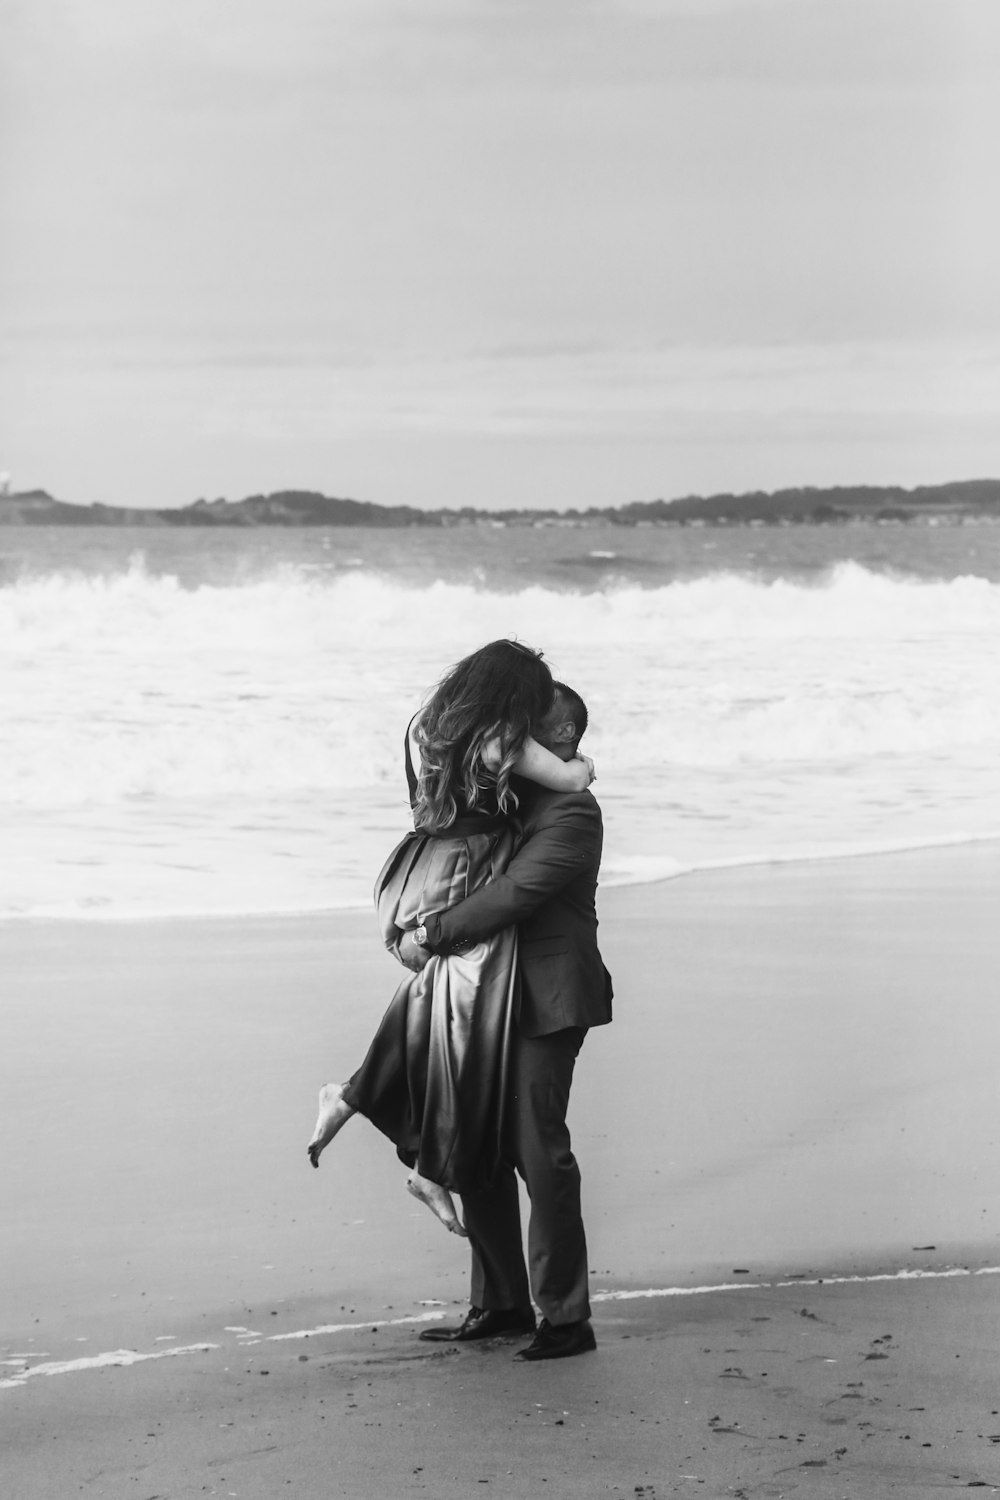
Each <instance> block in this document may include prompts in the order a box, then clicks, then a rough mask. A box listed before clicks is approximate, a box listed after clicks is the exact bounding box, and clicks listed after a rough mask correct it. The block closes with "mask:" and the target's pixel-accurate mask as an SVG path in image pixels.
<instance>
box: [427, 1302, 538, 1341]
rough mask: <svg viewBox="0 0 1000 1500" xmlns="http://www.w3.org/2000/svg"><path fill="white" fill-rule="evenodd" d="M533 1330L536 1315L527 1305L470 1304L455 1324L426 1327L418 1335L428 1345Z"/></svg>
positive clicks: (492, 1337)
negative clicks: (471, 1305)
mask: <svg viewBox="0 0 1000 1500" xmlns="http://www.w3.org/2000/svg"><path fill="white" fill-rule="evenodd" d="M534 1331H535V1314H534V1313H533V1312H532V1310H531V1308H530V1307H486V1308H483V1307H470V1308H469V1311H468V1312H467V1313H466V1315H465V1319H464V1321H463V1322H461V1323H459V1324H458V1325H457V1327H452V1328H425V1329H424V1330H423V1332H422V1333H421V1334H420V1335H419V1336H420V1338H422V1339H425V1340H426V1341H427V1343H429V1344H469V1343H472V1341H473V1340H474V1339H495V1338H499V1336H500V1335H501V1334H504V1333H510V1334H519V1333H534Z"/></svg>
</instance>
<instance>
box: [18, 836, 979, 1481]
mask: <svg viewBox="0 0 1000 1500" xmlns="http://www.w3.org/2000/svg"><path fill="white" fill-rule="evenodd" d="M998 875H1000V847H998V846H997V845H995V844H983V845H980V846H976V847H972V848H964V849H945V850H936V851H933V852H924V853H916V854H909V855H899V856H884V857H880V858H871V859H866V860H852V861H842V862H834V863H828V864H817V865H812V866H806V865H796V866H775V867H768V868H761V869H754V870H745V871H728V872H717V873H712V874H704V875H700V876H693V877H688V878H686V879H684V880H680V881H674V882H669V883H665V884H660V885H655V886H646V887H636V888H633V889H630V890H609V891H605V892H602V898H601V913H602V924H603V925H602V941H603V947H604V949H605V956H606V958H607V960H608V963H609V966H610V967H611V968H612V971H613V972H614V974H615V978H616V984H617V993H618V1000H617V1012H618V1014H617V1019H616V1021H615V1024H614V1025H613V1026H612V1027H610V1028H606V1029H603V1030H600V1031H595V1032H594V1033H593V1034H592V1035H591V1037H590V1038H589V1039H588V1042H587V1045H586V1047H585V1049H584V1052H583V1054H582V1057H581V1060H580V1064H579V1067H578V1075H577V1082H576V1085H575V1088H574V1101H573V1111H572V1117H571V1118H572V1125H573V1131H574V1140H575V1144H576V1147H577V1151H578V1155H579V1156H580V1159H581V1163H582V1166H583V1170H584V1190H585V1206H586V1214H587V1222H588V1231H589V1239H590V1247H591V1264H592V1266H593V1268H594V1275H593V1287H594V1289H595V1291H596V1293H597V1296H596V1298H595V1326H596V1329H597V1333H598V1340H599V1348H598V1351H597V1353H596V1354H595V1355H588V1356H585V1357H582V1358H579V1359H575V1360H569V1361H565V1362H560V1363H556V1364H547V1365H542V1366H534V1367H530V1366H528V1367H526V1366H522V1365H520V1364H515V1363H514V1362H512V1360H511V1358H510V1355H511V1353H512V1346H511V1345H509V1344H497V1345H491V1346H489V1347H485V1348H484V1347H471V1348H463V1349H457V1350H456V1349H445V1350H443V1351H442V1350H440V1349H438V1348H436V1347H435V1346H428V1345H422V1344H420V1343H419V1342H418V1341H417V1339H416V1336H415V1329H416V1325H415V1324H413V1323H410V1322H405V1321H399V1320H404V1319H419V1318H430V1317H437V1316H441V1315H442V1313H445V1312H446V1313H448V1314H449V1315H451V1314H452V1313H453V1312H458V1313H460V1312H461V1311H462V1309H463V1308H464V1305H465V1300H466V1274H467V1271H466V1263H465V1250H464V1247H463V1246H462V1244H461V1242H459V1241H457V1240H455V1239H454V1238H451V1237H448V1236H446V1235H444V1234H443V1233H442V1232H441V1231H440V1229H439V1228H438V1226H437V1225H436V1224H435V1223H434V1221H433V1220H432V1219H431V1218H430V1216H429V1215H427V1214H426V1211H425V1210H422V1209H421V1208H420V1207H419V1205H417V1204H415V1203H414V1202H413V1200H412V1199H410V1198H409V1197H408V1195H407V1194H406V1193H405V1191H404V1187H403V1180H404V1173H403V1170H402V1168H400V1167H399V1165H398V1163H396V1161H395V1159H394V1156H393V1153H392V1150H391V1148H390V1147H389V1146H388V1144H387V1143H386V1142H385V1141H383V1140H382V1138H381V1137H379V1136H378V1135H377V1134H376V1133H375V1132H374V1131H372V1130H371V1128H370V1127H369V1126H367V1124H365V1123H364V1122H362V1121H358V1122H354V1123H352V1124H351V1126H349V1127H348V1129H347V1130H346V1131H345V1132H344V1135H343V1136H342V1137H341V1138H340V1139H339V1140H338V1141H337V1142H336V1143H335V1145H334V1146H333V1147H331V1148H330V1151H329V1152H328V1153H327V1155H326V1156H325V1157H324V1160H323V1164H322V1166H321V1169H320V1171H319V1172H312V1171H311V1170H310V1168H309V1167H308V1165H307V1164H306V1159H305V1152H304V1147H305V1141H306V1139H307V1137H308V1134H309V1131H310V1129H311V1126H312V1118H313V1099H314V1094H315V1089H316V1086H317V1085H318V1084H319V1083H320V1082H322V1081H323V1080H325V1079H326V1078H328V1077H338V1076H343V1075H345V1074H346V1073H347V1072H349V1071H350V1069H351V1067H352V1066H353V1065H354V1064H355V1062H356V1060H357V1059H358V1058H359V1057H360V1055H361V1052H362V1050H363V1047H364V1045H365V1042H366V1040H367V1038H368V1036H369V1034H370V1032H371V1029H372V1026H373V1024H374V1022H375V1020H376V1019H377V1017H378V1015H379V1014H380V1013H381V1010H382V1008H383V1006H384V1004H385V1001H386V999H387V998H388V995H389V993H390V992H391V989H392V986H393V984H394V982H395V977H396V970H395V966H394V964H393V961H392V960H391V959H390V958H389V957H388V956H387V955H385V954H384V953H382V952H381V951H380V950H379V948H378V944H377V939H376V937H375V933H374V925H373V922H372V921H371V919H370V918H369V917H367V916H337V917H309V918H301V919H283V920H278V919H263V920H247V921H243V922H235V921H207V922H201V923H199V922H163V923H135V924H131V923H129V924H107V925H104V924H96V923H94V924H86V923H80V924H69V923H66V924H42V923H39V924H29V923H21V924H8V925H7V926H5V927H2V928H0V976H2V983H3V1016H4V1048H3V1056H2V1062H0V1069H2V1077H0V1090H2V1092H0V1131H2V1139H3V1141H4V1143H5V1147H4V1151H3V1152H2V1153H0V1194H2V1202H3V1203H4V1205H5V1211H4V1219H5V1223H4V1231H3V1240H2V1256H3V1262H2V1264H0V1285H2V1287H3V1311H2V1324H0V1359H2V1360H3V1361H5V1362H6V1363H5V1364H4V1365H2V1366H0V1434H2V1446H0V1494H3V1495H4V1496H5V1497H6V1496H8V1495H9V1496H11V1497H16V1500H22V1497H23V1500H35V1497H39V1500H41V1497H45V1500H48V1497H61V1496H63V1495H70V1494H74V1495H76V1494H80V1495H85V1496H96V1495H107V1496H138V1497H140V1500H152V1497H154V1496H157V1497H167V1496H170V1497H179V1496H188V1495H192V1496H194V1495H206V1494H219V1495H239V1496H242V1497H271V1496H276V1495H280V1494H291V1495H295V1496H299V1497H306V1500H311V1497H312V1496H317V1497H320V1496H340V1495H343V1496H369V1495H371V1496H376V1495H379V1496H382V1495H385V1496H390V1497H393V1496H396V1495H409V1494H427V1495H430V1496H452V1495H455V1496H458V1495H468V1494H469V1493H471V1492H473V1489H474V1490H475V1493H484V1492H485V1493H489V1491H484V1489H483V1487H484V1486H485V1485H486V1484H489V1485H490V1486H492V1487H494V1489H495V1488H496V1487H497V1486H499V1487H500V1488H501V1489H502V1490H503V1491H504V1492H505V1493H509V1494H512V1495H517V1496H531V1497H534V1496H536V1495H546V1496H552V1495H566V1496H570V1495H572V1496H591V1495H593V1496H598V1495H601V1496H603V1495H611V1494H622V1495H629V1496H633V1497H635V1496H641V1497H642V1500H657V1497H658V1500H662V1497H663V1496H666V1495H688V1494H695V1495H702V1496H716V1495H718V1496H740V1495H743V1496H751V1495H752V1496H758V1495H772V1496H774V1495H809V1496H813V1495H814V1496H817V1497H826V1496H830V1497H834V1496H837V1497H840V1496H849V1497H850V1500H878V1497H880V1496H882V1495H898V1496H906V1497H921V1496H924V1495H927V1496H930V1495H931V1494H932V1493H933V1494H935V1495H936V1494H938V1493H940V1492H941V1491H942V1490H944V1491H947V1490H950V1489H964V1488H967V1487H969V1486H974V1487H984V1488H987V1489H988V1488H990V1487H991V1486H992V1485H997V1486H998V1487H1000V1416H998V1414H997V1413H998V1409H1000V1381H998V1380H997V1378H996V1372H997V1363H998V1361H997V1355H998V1350H1000V1277H998V1276H994V1275H991V1274H975V1273H977V1272H978V1273H983V1272H984V1271H986V1270H988V1268H990V1267H993V1266H995V1265H997V1264H1000V1246H998V1232H1000V1205H998V1203H997V1198H996V1191H995V1182H996V1157H997V1149H998V1145H1000V1093H998V1090H997V1088H996V1083H995V1075H996V1057H997V1055H998V1050H1000V1049H998V1042H1000V1035H998V1033H1000V1018H998V1013H997V1006H996V1002H995V994H996V974H997V972H998V964H997V960H998V958H1000V926H998V923H997V921H996V915H995V913H996V906H997V902H996V894H995V893H996V890H997V883H998V882H997V877H998ZM953 1268H958V1269H960V1270H961V1272H962V1274H960V1275H955V1276H940V1275H937V1276H934V1277H928V1278H921V1279H906V1280H870V1279H864V1280H857V1281H845V1280H841V1279H840V1278H845V1277H854V1276H857V1277H863V1278H869V1277H872V1276H878V1275H881V1274H887V1273H895V1272H897V1271H899V1270H901V1269H905V1270H908V1271H916V1270H920V1271H925V1272H939V1273H940V1272H944V1271H947V1270H949V1269H953ZM818 1281H821V1283H822V1284H818V1285H817V1284H816V1283H817V1282H818ZM780 1283H786V1284H785V1285H781V1284H780ZM706 1285H708V1286H711V1285H727V1286H730V1287H732V1288H734V1289H732V1290H722V1291H716V1292H700V1293H697V1294H695V1295H684V1296H678V1295H675V1293H676V1292H677V1291H685V1292H689V1291H692V1290H693V1289H695V1288H697V1287H699V1286H706ZM635 1292H649V1293H651V1295H648V1296H642V1297H623V1296H622V1294H623V1293H635ZM339 1325H347V1326H346V1327H343V1328H341V1329H340V1331H328V1332H320V1331H317V1330H319V1329H321V1328H324V1327H326V1328H333V1329H336V1328H337V1327H338V1326H339ZM307 1332H308V1333H309V1334H310V1336H309V1337H305V1336H304V1335H305V1334H306V1333H307ZM198 1346H211V1347H204V1348H199V1347H198ZM173 1350H178V1351H179V1350H188V1351H190V1352H177V1353H171V1352H170V1351H173ZM117 1351H131V1352H130V1353H126V1354H122V1353H119V1352H117ZM102 1356H111V1357H112V1358H114V1359H116V1360H118V1361H124V1360H129V1361H132V1360H133V1359H135V1358H136V1357H138V1362H136V1363H129V1364H119V1365H112V1366H110V1367H105V1368H99V1367H95V1365H97V1364H98V1362H99V1361H100V1359H101V1357H102ZM149 1356H155V1357H152V1358H151V1357H149ZM65 1366H69V1368H68V1369H64V1368H63V1367H65ZM32 1371H36V1372H37V1373H34V1374H33V1373H31V1372H32ZM47 1371H51V1373H46V1372H47ZM265 1371H266V1372H267V1373H266V1374H265Z"/></svg>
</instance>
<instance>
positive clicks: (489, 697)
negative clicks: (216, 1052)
mask: <svg viewBox="0 0 1000 1500" xmlns="http://www.w3.org/2000/svg"><path fill="white" fill-rule="evenodd" d="M553 696H554V691H553V682H552V674H551V672H550V671H549V669H548V667H547V666H546V665H545V663H544V662H543V661H542V659H541V653H539V652H536V651H532V650H531V649H530V648H529V647H527V646H522V645H519V644H518V643H517V642H515V641H508V640H500V641H492V642H491V643H490V644H489V645H488V646H483V647H482V648H481V649H480V650H479V651H474V652H473V653H472V655H471V656H467V657H465V658H464V659H463V660H462V661H460V662H459V663H458V664H457V666H455V667H453V668H452V669H451V671H450V672H449V673H448V674H447V676H445V677H444V678H443V679H442V681H441V682H440V683H439V684H438V687H437V689H436V690H435V692H434V694H433V696H432V697H431V699H430V701H429V703H428V704H427V706H426V708H424V709H423V711H422V712H421V713H420V714H418V715H417V716H416V718H415V719H413V720H412V722H411V724H410V726H409V729H408V731H407V736H406V773H407V781H408V784H409V788H410V803H411V806H412V808H413V822H414V832H413V833H412V834H408V835H407V837H406V838H404V839H403V841H402V842H401V843H400V844H399V845H397V847H396V848H395V849H394V850H393V852H392V854H391V855H390V856H389V859H388V861H387V863H386V865H385V866H384V868H383V870H382V872H381V874H380V876H379V878H378V881H377V883H376V888H375V898H376V903H377V907H378V916H379V925H380V927H381V931H382V937H383V940H384V942H385V944H386V947H387V948H389V949H390V951H392V952H394V953H395V954H396V956H397V957H399V940H400V937H401V936H402V934H403V932H406V931H413V930H414V929H416V928H417V927H419V926H420V925H421V924H422V923H424V922H425V921H426V919H427V918H428V917H429V916H430V915H432V913H435V912H439V911H444V910H446V909H447V908H448V907H449V906H452V905H454V904H455V903H456V902H458V901H461V900H463V899H464V898H465V897H466V896H467V895H469V894H470V893H471V892H472V891H474V890H477V889H478V888H479V887H480V886H481V885H483V884H485V883H486V882H487V881H488V880H492V879H494V878H495V877H496V876H497V875H499V874H502V872H503V871H504V870H505V869H506V867H507V864H508V862H509V860H510V857H511V854H512V853H513V848H514V830H513V825H512V821H511V819H512V815H513V813H514V811H515V809H516V806H517V795H516V793H515V791H514V789H513V788H512V786H511V784H510V778H511V775H512V774H517V775H518V776H524V777H526V778H527V779H528V780H531V781H537V782H539V783H541V785H543V786H546V787H549V788H551V789H552V790H555V791H580V790H582V789H583V788H585V787H587V786H589V784H590V782H591V781H592V780H593V774H594V772H593V764H592V762H591V761H590V760H588V759H587V757H586V756H577V758H576V759H574V760H571V761H562V760H560V759H559V758H558V756H555V755H553V754H552V753H551V752H550V751H548V750H546V749H545V748H544V747H543V746H541V745H539V744H538V743H537V742H536V741H535V740H533V739H532V738H531V726H532V724H537V723H540V722H541V721H542V719H544V718H545V716H546V714H547V713H548V712H549V710H550V709H551V707H552V702H553ZM516 957H517V933H516V930H515V929H514V928H513V927H511V928H507V929H505V930H504V931H503V932H500V933H497V934H496V935H495V936H494V937H491V938H489V939H488V940H486V941H484V942H481V943H477V944H475V946H473V947H471V948H469V949H467V950H466V951H465V952H462V953H456V954H450V955H447V956H444V955H432V957H431V959H430V961H429V962H428V963H427V965H426V966H425V967H424V968H423V969H422V970H421V971H420V972H419V973H418V974H413V973H408V974H407V977H406V978H405V979H404V980H403V982H402V983H401V985H400V986H399V989H398V990H397V991H396V994H395V995H394V996H393V999H392V1001H391V1003H390V1005H389V1009H388V1010H387V1011H386V1013H385V1015H384V1017H383V1019H382V1022H381V1024H380V1026H379V1028H378V1031H377V1033H376V1035H375V1039H374V1041H373V1042H372V1045H371V1047H370V1048H369V1051H368V1055H367V1056H366V1058H365V1060H364V1062H363V1063H362V1065H361V1067H360V1068H359V1069H358V1071H357V1072H356V1073H355V1074H354V1076H353V1077H352V1078H351V1079H350V1080H349V1082H347V1083H346V1084H327V1085H325V1087H324V1088H322V1089H321V1090H320V1101H319V1118H318V1119H317V1121H316V1128H315V1130H314V1131H313V1135H312V1139H311V1140H310V1142H309V1145H308V1147H307V1150H308V1153H309V1159H310V1161H311V1162H312V1164H313V1166H314V1167H317V1166H319V1157H320V1153H321V1152H322V1151H323V1149H324V1148H325V1147H326V1146H327V1145H328V1144H329V1142H330V1141H331V1140H332V1139H333V1137H334V1136H335V1135H336V1133H337V1131H338V1130H340V1128H341V1127H342V1126H343V1125H345V1124H346V1123H347V1121H348V1120H349V1119H350V1118H351V1116H352V1115H354V1114H356V1113H360V1114H363V1115H365V1116H367V1118H368V1119H369V1120H371V1122H372V1123H373V1124H374V1125H376V1126H377V1127H378V1129H379V1130H381V1131H382V1132H383V1133H384V1134H385V1135H387V1136H388V1137H389V1139H390V1140H392V1141H393V1142H395V1145H396V1148H397V1152H398V1154H399V1156H400V1157H401V1159H402V1160H403V1161H404V1162H406V1164H407V1165H408V1166H410V1167H412V1168H413V1170H412V1172H411V1174H410V1176H409V1178H408V1180H407V1187H408V1188H409V1190H410V1192H411V1193H413V1194H414V1195H415V1196H416V1197H418V1198H420V1199H421V1201H422V1202H424V1203H426V1204H427V1206H428V1207H429V1208H430V1209H431V1210H432V1211H433V1212H434V1213H435V1214H436V1215H437V1217H438V1218H439V1219H440V1220H441V1222H442V1223H443V1224H444V1225H445V1227H446V1228H448V1229H449V1230H451V1231H452V1233H454V1234H461V1235H464V1234H465V1229H464V1228H463V1226H462V1225H461V1223H460V1222H459V1219H458V1216H457V1214H456V1212H455V1205H454V1202H453V1200H452V1197H451V1191H450V1190H455V1191H459V1192H465V1191H469V1190H471V1189H475V1188H478V1187H482V1186H484V1185H485V1184H486V1183H488V1182H489V1181H490V1179H491V1177H492V1175H493V1173H494V1171H495V1169H496V1166H497V1164H498V1162H499V1159H500V1128H501V1121H502V1116H503V1100H504V1086H505V1079H506V1061H507V1052H508V1038H509V1033H510V1025H511V1015H512V1002H513V995H514V976H515V963H516Z"/></svg>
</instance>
